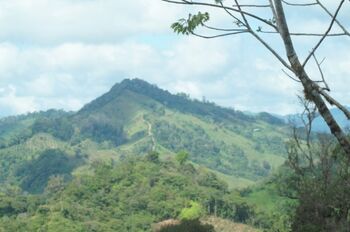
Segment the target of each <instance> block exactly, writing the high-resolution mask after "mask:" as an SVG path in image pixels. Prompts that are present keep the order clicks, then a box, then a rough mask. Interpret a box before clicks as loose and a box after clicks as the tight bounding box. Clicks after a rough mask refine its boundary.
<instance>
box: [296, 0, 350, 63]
mask: <svg viewBox="0 0 350 232" xmlns="http://www.w3.org/2000/svg"><path fill="white" fill-rule="evenodd" d="M344 2H345V0H342V1H341V2H340V3H339V6H338V8H337V10H336V11H335V14H334V16H333V18H332V21H331V23H330V25H329V27H328V29H327V31H326V32H325V33H324V35H323V36H322V38H321V39H320V41H318V43H317V44H316V46H315V47H314V48H313V49H312V51H311V52H310V54H309V55H308V56H307V57H306V59H305V61H304V63H303V65H302V66H303V67H305V65H306V64H307V62H308V61H309V59H310V58H311V57H312V55H313V54H314V53H315V52H316V50H317V49H318V48H319V46H320V45H321V44H322V42H323V40H324V39H325V38H326V37H327V35H328V34H329V32H330V31H331V30H332V27H333V25H334V22H335V20H336V18H337V15H338V13H339V11H340V9H341V7H342V6H343V4H344Z"/></svg>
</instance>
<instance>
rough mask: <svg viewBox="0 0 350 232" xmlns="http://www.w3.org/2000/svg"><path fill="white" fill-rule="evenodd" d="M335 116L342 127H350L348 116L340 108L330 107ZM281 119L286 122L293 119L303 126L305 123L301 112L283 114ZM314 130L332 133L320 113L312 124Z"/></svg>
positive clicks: (349, 108)
mask: <svg viewBox="0 0 350 232" xmlns="http://www.w3.org/2000/svg"><path fill="white" fill-rule="evenodd" d="M347 109H348V110H350V107H347ZM330 111H331V113H332V115H333V117H334V118H335V120H336V121H337V122H338V123H339V125H340V127H341V128H343V129H346V128H350V120H348V119H347V118H346V116H345V115H344V113H343V112H342V111H341V110H339V109H338V108H331V109H330ZM280 118H281V119H283V120H284V121H285V122H286V123H288V122H289V121H292V122H294V123H296V125H297V126H300V127H301V126H303V123H302V121H301V115H300V114H292V115H286V116H281V117H280ZM312 130H313V131H314V132H321V133H330V129H329V127H328V126H327V124H326V122H325V121H324V119H323V118H322V117H321V116H320V115H318V116H317V117H316V118H315V119H314V121H313V124H312Z"/></svg>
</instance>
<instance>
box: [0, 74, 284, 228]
mask: <svg viewBox="0 0 350 232" xmlns="http://www.w3.org/2000/svg"><path fill="white" fill-rule="evenodd" d="M287 138H288V128H287V126H286V125H285V124H284V123H283V121H281V120H280V119H278V118H276V117H274V116H272V115H270V114H268V113H260V114H256V115H247V114H244V113H242V112H239V111H236V110H233V109H228V108H223V107H220V106H217V105H216V104H214V103H210V102H201V101H198V100H193V99H190V98H189V97H188V96H187V95H185V94H177V95H174V94H171V93H169V92H168V91H165V90H162V89H159V88H158V87H156V86H154V85H151V84H149V83H147V82H145V81H142V80H139V79H134V80H124V81H123V82H121V83H120V84H116V85H115V86H113V87H112V88H111V90H110V91H109V92H107V93H106V94H104V95H102V96H101V97H99V98H97V99H96V100H94V101H92V102H91V103H89V104H87V105H85V106H84V107H83V108H82V109H81V110H79V111H78V112H64V111H58V110H49V111H47V112H37V113H32V114H28V115H21V116H15V117H8V118H4V119H1V120H0V145H1V147H0V183H1V187H0V195H1V197H0V218H1V222H2V223H1V225H2V227H0V228H1V229H0V231H1V230H4V231H33V230H34V231H36V230H39V229H43V230H45V231H71V230H74V231H109V230H111V231H133V232H134V231H149V230H150V228H151V225H152V224H154V223H157V222H161V221H162V220H167V219H171V218H174V219H176V218H178V217H179V215H181V210H182V209H184V208H186V206H188V204H189V202H192V201H194V202H198V204H200V205H201V206H202V207H203V209H204V210H203V216H205V215H206V216H210V215H211V216H218V217H220V218H217V219H215V220H214V219H213V218H211V219H210V220H209V221H210V223H209V224H212V225H213V226H214V228H216V229H218V228H221V227H220V226H223V228H226V230H229V229H227V228H230V227H234V228H236V227H237V228H243V229H246V227H245V226H243V225H240V224H235V223H233V222H232V221H236V222H241V223H250V224H253V225H257V226H259V227H262V228H269V227H271V224H273V221H274V220H275V219H276V217H279V214H277V216H276V214H275V213H274V209H275V207H277V204H280V202H282V203H281V204H284V203H283V202H285V201H286V199H285V197H283V196H280V194H279V192H278V191H276V190H275V188H274V187H273V185H272V187H271V188H270V187H268V186H270V185H267V186H264V185H262V187H254V188H253V187H252V188H251V189H248V190H247V189H243V188H244V187H247V186H251V185H253V184H254V183H259V181H260V180H264V179H265V178H266V177H268V176H269V175H270V174H271V173H273V172H275V171H276V170H277V167H279V166H280V165H281V164H282V163H283V162H284V160H285V157H286V154H285V152H284V146H285V145H284V142H285V140H286V139H287ZM181 153H183V154H186V153H187V154H188V157H187V155H186V156H185V157H186V159H185V160H184V161H185V162H184V163H185V164H183V165H180V163H179V161H175V160H177V158H176V157H177V156H178V154H181ZM158 154H159V155H158ZM181 163H182V161H181ZM240 189H243V190H242V192H240ZM247 191H248V193H247ZM269 194H272V195H271V196H274V197H273V198H271V199H275V202H272V201H270V199H269V200H266V199H267V198H266V195H269ZM264 199H265V200H264ZM266 204H268V205H266ZM264 207H268V208H269V210H267V211H266V212H264V210H261V209H264ZM286 218H288V217H285V219H283V221H282V222H283V223H284V222H285V220H286ZM272 219H273V221H271V220H272ZM203 220H204V219H203ZM213 220H214V221H213ZM265 221H269V222H268V223H265ZM277 221H278V220H277ZM283 223H282V224H280V225H274V226H276V228H285V227H286V226H285V224H283ZM130 226H131V227H130ZM247 228H248V227H247ZM218 230H219V231H220V230H221V229H218ZM248 230H249V228H248ZM252 230H253V231H254V229H252Z"/></svg>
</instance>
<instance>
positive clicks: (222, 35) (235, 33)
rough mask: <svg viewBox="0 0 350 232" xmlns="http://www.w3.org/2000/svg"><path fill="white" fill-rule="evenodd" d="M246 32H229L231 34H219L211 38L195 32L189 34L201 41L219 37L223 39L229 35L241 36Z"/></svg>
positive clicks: (246, 31)
mask: <svg viewBox="0 0 350 232" xmlns="http://www.w3.org/2000/svg"><path fill="white" fill-rule="evenodd" d="M248 32H249V31H248V30H242V31H236V32H231V33H224V34H219V35H212V36H206V35H200V34H197V33H195V32H193V31H192V32H191V34H192V35H194V36H197V37H200V38H203V39H214V38H219V37H224V36H230V35H237V34H242V33H248Z"/></svg>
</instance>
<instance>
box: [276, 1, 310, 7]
mask: <svg viewBox="0 0 350 232" xmlns="http://www.w3.org/2000/svg"><path fill="white" fill-rule="evenodd" d="M282 2H283V3H285V4H286V5H289V6H315V5H317V2H313V3H290V2H287V1H285V0H282Z"/></svg>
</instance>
